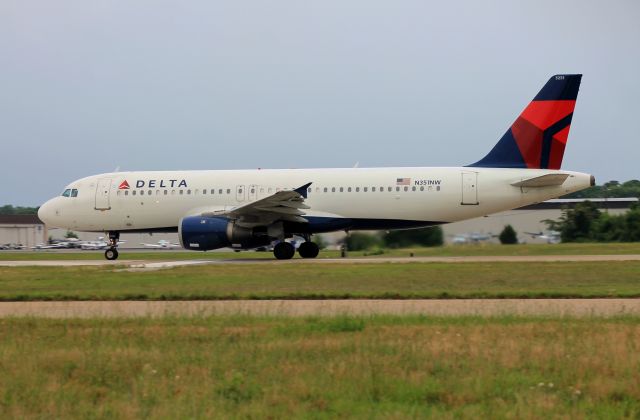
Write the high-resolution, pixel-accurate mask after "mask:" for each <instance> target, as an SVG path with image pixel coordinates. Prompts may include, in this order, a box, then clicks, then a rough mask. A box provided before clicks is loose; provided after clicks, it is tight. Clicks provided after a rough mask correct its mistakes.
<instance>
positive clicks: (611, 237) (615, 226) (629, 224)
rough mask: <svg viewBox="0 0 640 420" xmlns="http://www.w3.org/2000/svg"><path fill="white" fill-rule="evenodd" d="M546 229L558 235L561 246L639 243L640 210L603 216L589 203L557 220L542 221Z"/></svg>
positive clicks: (635, 208)
mask: <svg viewBox="0 0 640 420" xmlns="http://www.w3.org/2000/svg"><path fill="white" fill-rule="evenodd" d="M544 222H545V223H546V224H547V226H549V229H551V230H555V231H558V232H560V238H561V239H562V242H636V241H640V206H638V205H637V204H635V205H633V206H632V207H631V208H630V209H629V211H627V212H626V213H624V214H619V215H612V214H609V213H608V212H603V211H601V210H600V209H598V208H597V207H596V205H595V204H594V203H592V202H590V201H585V202H584V203H579V204H577V205H576V206H575V208H573V209H567V210H565V211H564V212H563V213H562V216H561V217H560V219H559V220H545V221H544Z"/></svg>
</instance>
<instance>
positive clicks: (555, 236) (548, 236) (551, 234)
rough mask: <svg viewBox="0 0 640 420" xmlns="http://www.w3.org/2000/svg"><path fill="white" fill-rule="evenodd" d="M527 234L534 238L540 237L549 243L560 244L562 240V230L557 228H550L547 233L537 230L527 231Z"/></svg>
mask: <svg viewBox="0 0 640 420" xmlns="http://www.w3.org/2000/svg"><path fill="white" fill-rule="evenodd" d="M525 233H526V234H527V235H531V237H532V238H534V239H535V238H538V239H542V240H545V241H547V243H548V244H559V243H560V241H561V238H560V232H558V231H556V230H550V231H548V232H547V233H544V232H542V231H540V232H538V233H535V232H525Z"/></svg>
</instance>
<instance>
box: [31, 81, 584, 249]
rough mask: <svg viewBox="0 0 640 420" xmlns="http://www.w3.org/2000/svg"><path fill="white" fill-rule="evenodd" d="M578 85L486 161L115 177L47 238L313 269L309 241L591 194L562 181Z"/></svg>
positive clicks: (80, 198)
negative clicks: (153, 241) (224, 254)
mask: <svg viewBox="0 0 640 420" xmlns="http://www.w3.org/2000/svg"><path fill="white" fill-rule="evenodd" d="M581 79H582V75H580V74H559V75H555V76H552V77H551V78H550V79H549V81H548V82H547V83H546V84H545V85H544V87H543V88H542V90H540V92H539V93H538V94H537V95H536V96H535V97H534V99H533V100H532V101H531V102H530V103H529V104H528V106H527V107H526V108H525V109H524V111H522V113H521V114H520V116H519V117H518V118H517V119H516V121H515V122H514V123H513V124H512V125H511V126H510V127H509V128H508V129H507V131H506V133H505V134H504V135H503V136H502V137H501V138H500V140H499V141H498V143H497V144H496V145H495V146H494V147H493V148H492V149H491V151H489V153H488V154H487V155H486V156H484V157H483V158H482V159H480V160H478V161H477V162H475V163H472V164H469V165H466V166H461V167H387V168H341V169H271V170H267V169H257V170H200V171H144V172H117V173H115V172H114V173H103V174H99V175H93V176H89V177H86V178H82V179H79V180H76V181H73V182H72V183H71V184H69V185H68V186H67V187H65V189H64V191H63V193H62V194H61V195H60V196H58V197H55V198H52V199H50V200H49V201H47V202H46V203H44V204H43V205H42V206H41V207H40V209H39V211H38V216H39V217H40V219H41V220H42V221H44V222H45V223H46V224H47V225H48V226H56V227H62V228H66V229H71V230H74V231H88V232H105V234H106V235H108V240H109V246H108V247H107V249H106V250H105V258H106V259H108V260H115V259H117V258H118V250H117V246H118V241H119V238H120V234H121V233H123V232H136V233H140V232H144V233H150V232H151V233H152V232H178V237H179V240H180V244H181V245H182V247H183V248H185V249H189V250H199V251H208V250H213V249H217V248H225V247H231V248H233V249H236V250H239V249H255V248H258V247H262V246H267V245H269V244H271V243H272V242H273V241H277V243H276V244H275V246H274V249H273V253H274V256H275V257H276V258H277V259H281V260H286V259H290V258H292V257H293V256H294V254H295V252H296V248H295V247H294V245H292V244H291V243H290V242H288V241H287V240H286V239H288V238H292V237H293V236H294V235H296V236H300V237H302V238H304V240H305V242H302V243H301V244H300V245H299V247H298V249H297V251H298V254H299V255H300V257H302V258H315V257H316V256H317V255H318V252H319V248H318V246H317V244H315V243H314V242H313V241H312V235H314V234H317V233H324V232H331V231H339V230H344V231H351V230H375V229H381V230H392V229H410V228H421V227H427V226H434V225H441V224H444V223H450V222H456V221H459V220H465V219H470V218H474V217H479V216H484V215H488V214H492V213H496V212H500V211H505V210H510V209H514V208H518V207H522V206H525V205H529V204H533V203H538V202H542V201H545V200H548V199H552V198H557V197H559V196H562V195H565V194H568V193H572V192H575V191H580V190H582V189H585V188H588V187H590V186H593V185H595V178H594V176H593V175H590V174H586V173H580V172H572V171H565V170H561V169H560V166H561V164H562V158H563V155H564V150H565V146H566V143H567V138H568V134H569V129H570V126H571V120H572V117H573V111H574V107H575V103H576V99H577V96H578V89H579V86H580V82H581Z"/></svg>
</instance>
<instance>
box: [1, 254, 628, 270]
mask: <svg viewBox="0 0 640 420" xmlns="http://www.w3.org/2000/svg"><path fill="white" fill-rule="evenodd" d="M587 261H588V262H594V261H640V255H634V254H629V255H522V256H514V255H510V256H465V257H374V258H371V257H369V258H318V259H313V260H307V259H302V258H294V259H291V260H286V261H278V260H275V259H271V258H245V259H238V258H235V259H222V258H221V259H202V260H176V261H143V260H120V261H107V260H30V261H0V267H26V266H45V267H53V266H56V267H78V266H109V265H113V266H125V267H128V268H130V269H134V270H145V269H146V270H154V269H155V270H157V269H162V268H173V267H181V266H189V265H206V264H383V263H467V262H475V263H478V262H587Z"/></svg>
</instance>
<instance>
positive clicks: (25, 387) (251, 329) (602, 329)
mask: <svg viewBox="0 0 640 420" xmlns="http://www.w3.org/2000/svg"><path fill="white" fill-rule="evenodd" d="M0 335H1V336H2V340H0V354H1V357H0V417H2V418H106V417H109V418H112V417H117V418H133V417H138V418H140V417H160V418H205V417H207V418H211V417H218V418H220V417H223V418H229V417H233V418H237V417H253V418H257V417H259V418H264V417H271V418H282V417H291V416H293V417H305V418H306V417H312V418H334V417H342V418H344V417H358V418H363V417H364V418H381V417H384V418H406V417H425V416H437V417H439V418H459V417H465V418H505V417H511V418H544V417H554V418H582V417H593V418H637V416H638V415H640V381H639V379H638V371H639V369H640V351H639V350H640V319H638V318H621V319H616V320H599V319H588V320H575V319H573V320H571V319H522V318H490V319H479V318H448V319H427V318H419V317H403V318H394V317H377V318H345V317H338V318H329V319H326V318H325V319H317V318H309V319H280V318H245V317H222V318H196V319H188V320H187V319H175V318H164V319H155V320H152V319H138V320H84V321H80V320H67V321H54V320H40V319H3V320H0Z"/></svg>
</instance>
